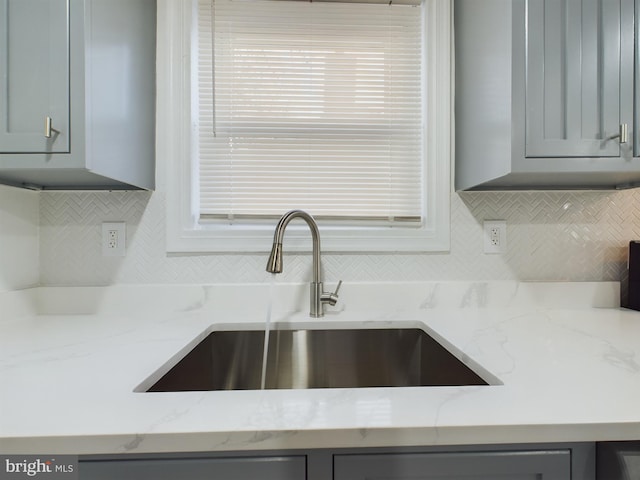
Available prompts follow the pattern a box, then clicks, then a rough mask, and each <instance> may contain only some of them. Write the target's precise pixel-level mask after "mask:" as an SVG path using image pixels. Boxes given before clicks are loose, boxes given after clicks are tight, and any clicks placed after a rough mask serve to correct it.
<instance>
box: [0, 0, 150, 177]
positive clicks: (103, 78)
mask: <svg viewBox="0 0 640 480" xmlns="http://www.w3.org/2000/svg"><path fill="white" fill-rule="evenodd" d="M0 38H2V39H3V41H2V42H0V183H6V184H12V185H17V186H23V187H29V188H35V189H40V188H50V189H152V188H154V181H155V61H156V59H155V42H156V0H0ZM5 40H6V41H5Z"/></svg>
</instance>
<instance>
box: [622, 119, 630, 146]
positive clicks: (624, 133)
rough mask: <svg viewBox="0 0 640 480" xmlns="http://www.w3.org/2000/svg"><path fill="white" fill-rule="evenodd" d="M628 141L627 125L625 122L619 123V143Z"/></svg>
mask: <svg viewBox="0 0 640 480" xmlns="http://www.w3.org/2000/svg"><path fill="white" fill-rule="evenodd" d="M628 141H629V126H628V125H627V124H626V123H621V124H620V143H627V142H628Z"/></svg>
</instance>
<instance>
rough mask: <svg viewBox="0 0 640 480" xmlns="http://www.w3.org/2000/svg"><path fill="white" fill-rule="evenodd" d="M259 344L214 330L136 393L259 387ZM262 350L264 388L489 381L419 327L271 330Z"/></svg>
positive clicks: (248, 335) (260, 338)
mask: <svg viewBox="0 0 640 480" xmlns="http://www.w3.org/2000/svg"><path fill="white" fill-rule="evenodd" d="M263 345H264V331H262V330H242V331H214V332H212V333H210V334H209V335H208V336H207V337H206V338H204V339H203V340H202V341H201V342H200V343H198V344H197V345H196V346H195V347H194V348H193V349H192V350H191V351H189V353H187V354H186V355H185V356H184V357H183V358H182V359H181V360H179V361H178V362H177V363H176V364H175V365H174V366H172V367H171V368H170V369H169V370H168V371H167V372H166V373H165V374H164V375H163V376H162V377H161V378H160V379H159V380H157V381H155V383H153V385H152V386H151V387H150V388H148V389H147V388H143V390H146V391H148V392H176V391H190V390H199V391H202V390H257V389H260V386H261V373H262V357H263ZM268 352H269V353H268V358H267V370H266V382H265V388H267V389H277V388H289V389H291V388H363V387H417V386H452V385H488V383H487V382H486V381H485V380H483V379H482V378H481V377H480V376H479V375H478V374H477V373H475V372H474V371H473V370H471V368H469V367H468V366H467V365H465V364H464V363H463V362H461V361H460V360H459V359H458V358H457V357H456V356H455V355H453V354H452V353H450V352H449V351H448V350H447V349H446V348H444V347H443V346H442V345H441V344H439V343H438V342H437V341H436V340H434V339H433V338H432V337H431V336H429V335H428V334H427V333H426V332H425V331H424V330H421V329H419V328H385V329H344V330H343V329H331V330H275V331H271V332H270V335H269V349H268ZM166 368H167V367H166V366H165V369H166ZM156 378H157V376H156ZM152 381H153V380H152ZM147 385H148V384H147Z"/></svg>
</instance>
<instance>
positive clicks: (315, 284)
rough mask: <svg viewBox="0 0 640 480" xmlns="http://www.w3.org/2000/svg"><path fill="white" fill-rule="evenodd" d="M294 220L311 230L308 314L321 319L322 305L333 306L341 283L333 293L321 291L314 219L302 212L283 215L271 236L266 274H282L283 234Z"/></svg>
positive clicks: (316, 228)
mask: <svg viewBox="0 0 640 480" xmlns="http://www.w3.org/2000/svg"><path fill="white" fill-rule="evenodd" d="M294 218H301V219H302V220H304V221H305V222H306V223H307V225H308V226H309V229H310V230H311V238H312V241H313V278H312V281H311V290H310V299H309V304H310V312H309V315H311V316H312V317H322V316H323V315H324V304H325V303H328V304H329V305H335V304H336V302H337V301H338V290H339V289H340V285H341V284H342V281H340V282H338V286H337V288H336V291H335V292H333V293H326V292H323V291H322V273H321V266H320V231H319V230H318V224H317V223H316V221H315V220H314V218H313V217H312V216H311V215H309V214H308V213H307V212H305V211H304V210H291V211H289V212H287V213H285V214H284V215H283V216H282V218H280V221H279V222H278V225H276V230H275V233H274V235H273V247H272V248H271V254H270V255H269V260H268V261H267V272H271V273H282V240H283V238H284V232H285V230H286V228H287V225H289V222H290V221H291V220H293V219H294Z"/></svg>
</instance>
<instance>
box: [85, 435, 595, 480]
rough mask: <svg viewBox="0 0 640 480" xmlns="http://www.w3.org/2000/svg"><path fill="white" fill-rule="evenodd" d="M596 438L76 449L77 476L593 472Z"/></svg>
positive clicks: (476, 476) (439, 476)
mask: <svg viewBox="0 0 640 480" xmlns="http://www.w3.org/2000/svg"><path fill="white" fill-rule="evenodd" d="M595 451H596V447H595V444H594V443H572V444H564V443H563V444H532V445H494V446H490V445H478V446H455V447H388V448H384V447H380V448H345V449H303V450H288V451H270V452H227V453H215V452H212V453H192V454H181V453H174V454H147V455H110V456H97V457H81V458H80V466H79V476H80V479H81V480H107V479H109V480H110V479H118V480H134V479H135V480H174V479H175V480H222V479H223V480H332V479H333V480H409V479H411V480H471V479H473V480H496V479H500V480H595V471H596V466H595Z"/></svg>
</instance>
